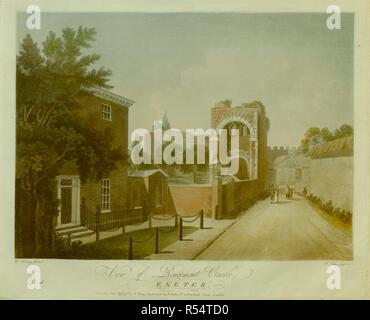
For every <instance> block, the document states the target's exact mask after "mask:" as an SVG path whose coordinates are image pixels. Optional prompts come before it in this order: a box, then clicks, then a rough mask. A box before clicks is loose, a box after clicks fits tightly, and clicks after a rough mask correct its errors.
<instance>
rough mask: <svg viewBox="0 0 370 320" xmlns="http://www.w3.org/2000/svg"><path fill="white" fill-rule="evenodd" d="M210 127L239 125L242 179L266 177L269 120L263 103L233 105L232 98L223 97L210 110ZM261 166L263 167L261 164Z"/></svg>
mask: <svg viewBox="0 0 370 320" xmlns="http://www.w3.org/2000/svg"><path fill="white" fill-rule="evenodd" d="M211 127H212V128H216V129H239V150H240V151H239V154H240V157H239V171H238V173H237V174H236V176H237V178H239V179H240V180H255V179H259V178H264V172H265V165H264V161H265V160H264V159H265V149H266V134H267V129H268V128H267V121H266V118H265V115H264V107H263V105H262V104H261V103H258V102H252V103H244V104H242V105H241V106H238V107H231V101H229V100H226V101H221V102H218V103H216V104H215V106H214V107H213V108H212V110H211ZM259 166H261V168H259Z"/></svg>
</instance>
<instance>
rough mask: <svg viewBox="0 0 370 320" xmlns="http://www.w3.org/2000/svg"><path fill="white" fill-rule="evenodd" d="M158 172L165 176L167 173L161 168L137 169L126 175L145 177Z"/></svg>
mask: <svg viewBox="0 0 370 320" xmlns="http://www.w3.org/2000/svg"><path fill="white" fill-rule="evenodd" d="M158 172H160V173H161V174H163V175H164V176H166V177H167V176H168V175H167V173H165V172H164V171H162V170H161V169H152V170H139V171H134V172H130V173H129V174H128V175H129V177H138V178H140V177H141V178H146V177H150V176H152V175H153V174H156V173H158Z"/></svg>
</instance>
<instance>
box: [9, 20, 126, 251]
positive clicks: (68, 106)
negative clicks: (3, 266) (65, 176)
mask: <svg viewBox="0 0 370 320" xmlns="http://www.w3.org/2000/svg"><path fill="white" fill-rule="evenodd" d="M95 35H96V31H95V30H94V29H93V28H82V27H79V28H78V29H77V30H74V29H72V28H65V29H63V30H62V35H61V36H60V37H58V36H57V35H56V34H55V33H54V32H50V33H49V35H48V36H47V38H46V40H45V41H44V42H43V44H42V51H40V49H39V47H38V45H37V44H36V43H35V42H34V41H33V40H32V38H31V36H30V35H27V36H26V37H25V39H24V41H23V44H22V47H21V50H20V52H19V55H18V56H17V90H16V94H17V105H16V107H17V150H16V152H17V165H16V179H17V181H16V188H17V190H16V195H17V199H16V202H17V205H16V223H17V224H18V227H19V228H20V230H21V231H22V232H18V236H19V237H21V239H18V242H17V243H18V244H20V246H18V247H17V246H16V247H17V251H18V253H19V254H20V255H26V254H27V255H30V256H34V257H38V256H45V255H46V254H48V253H49V252H50V251H51V250H52V249H53V248H52V244H53V241H52V238H53V234H54V226H55V221H56V217H57V205H58V201H57V199H56V196H55V192H56V186H55V177H56V176H57V175H58V172H59V170H60V168H61V167H63V165H64V164H65V163H66V162H67V161H75V163H76V164H77V166H78V169H79V171H80V176H81V179H82V181H85V180H86V179H88V178H92V179H93V178H95V179H99V178H100V177H102V176H103V175H105V174H107V173H109V172H110V171H111V170H113V169H115V168H116V165H117V163H118V161H123V159H124V155H123V153H122V151H121V150H117V149H114V148H113V147H112V144H111V141H112V133H111V132H110V131H109V130H107V131H104V132H101V131H98V130H96V129H94V128H91V127H90V126H89V124H88V123H86V122H85V121H84V120H83V119H81V118H80V117H79V116H78V109H79V105H78V103H77V101H76V97H77V96H78V95H88V94H89V93H88V92H87V91H82V90H81V89H82V88H84V87H85V88H89V87H103V88H107V89H109V88H111V86H109V85H108V84H107V82H108V78H109V76H110V74H111V72H110V71H109V70H106V69H104V68H100V69H94V68H92V66H93V65H94V63H96V62H97V61H98V60H99V59H100V56H99V55H97V54H85V55H84V54H83V52H82V51H83V50H86V49H88V48H90V44H91V42H92V41H94V40H95ZM25 202H27V204H25ZM19 228H18V230H19ZM22 237H23V239H22ZM24 237H26V238H27V239H32V241H30V242H29V243H28V246H25V241H24V240H25V239H24ZM22 240H23V241H22ZM30 244H32V245H30Z"/></svg>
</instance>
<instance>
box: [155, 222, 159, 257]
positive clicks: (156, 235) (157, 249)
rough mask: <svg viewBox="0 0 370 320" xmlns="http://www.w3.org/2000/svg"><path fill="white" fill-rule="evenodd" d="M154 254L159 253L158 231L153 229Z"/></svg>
mask: <svg viewBox="0 0 370 320" xmlns="http://www.w3.org/2000/svg"><path fill="white" fill-rule="evenodd" d="M155 253H159V229H158V227H157V228H155Z"/></svg>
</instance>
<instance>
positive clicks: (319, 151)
mask: <svg viewBox="0 0 370 320" xmlns="http://www.w3.org/2000/svg"><path fill="white" fill-rule="evenodd" d="M309 155H310V157H311V158H312V159H320V158H332V157H348V156H352V155H353V136H350V137H345V138H340V139H336V140H333V141H329V142H327V143H325V144H322V145H317V146H314V147H313V148H312V149H311V151H310V152H309Z"/></svg>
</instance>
